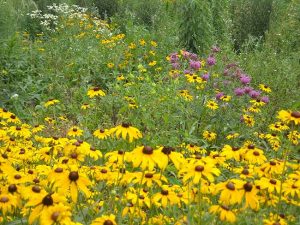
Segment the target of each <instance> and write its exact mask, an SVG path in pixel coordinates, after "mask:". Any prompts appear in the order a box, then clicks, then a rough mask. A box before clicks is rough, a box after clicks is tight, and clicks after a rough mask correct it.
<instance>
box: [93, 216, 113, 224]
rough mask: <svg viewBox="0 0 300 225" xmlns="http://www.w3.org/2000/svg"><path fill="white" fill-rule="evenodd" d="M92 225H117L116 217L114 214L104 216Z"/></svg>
mask: <svg viewBox="0 0 300 225" xmlns="http://www.w3.org/2000/svg"><path fill="white" fill-rule="evenodd" d="M91 225H117V223H116V216H115V215H113V214H110V215H102V216H101V217H98V218H96V219H95V220H93V222H92V223H91Z"/></svg>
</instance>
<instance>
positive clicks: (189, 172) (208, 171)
mask: <svg viewBox="0 0 300 225" xmlns="http://www.w3.org/2000/svg"><path fill="white" fill-rule="evenodd" d="M220 173H221V171H220V170H219V169H218V168H216V167H215V165H214V164H211V163H207V164H205V163H204V162H203V161H200V160H196V161H194V162H190V163H188V164H186V165H184V167H183V168H182V169H181V170H180V171H179V174H182V175H183V178H182V181H183V183H188V182H189V181H192V182H193V183H194V184H198V183H199V182H200V180H201V179H207V180H208V181H210V182H213V181H214V176H219V175H220Z"/></svg>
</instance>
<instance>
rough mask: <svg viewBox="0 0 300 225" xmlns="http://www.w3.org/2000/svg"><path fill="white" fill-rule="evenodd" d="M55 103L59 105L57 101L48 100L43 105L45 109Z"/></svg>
mask: <svg viewBox="0 0 300 225" xmlns="http://www.w3.org/2000/svg"><path fill="white" fill-rule="evenodd" d="M56 103H59V100H57V99H49V100H48V101H47V102H46V103H45V104H44V106H45V107H46V108H47V107H49V106H50V105H55V104H56Z"/></svg>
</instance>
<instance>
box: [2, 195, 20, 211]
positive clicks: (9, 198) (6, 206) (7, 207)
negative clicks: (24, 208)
mask: <svg viewBox="0 0 300 225" xmlns="http://www.w3.org/2000/svg"><path fill="white" fill-rule="evenodd" d="M17 205H18V201H17V197H16V196H14V195H12V194H4V193H3V194H1V193H0V210H1V212H2V213H3V215H6V214H7V213H13V212H14V210H15V209H16V208H17Z"/></svg>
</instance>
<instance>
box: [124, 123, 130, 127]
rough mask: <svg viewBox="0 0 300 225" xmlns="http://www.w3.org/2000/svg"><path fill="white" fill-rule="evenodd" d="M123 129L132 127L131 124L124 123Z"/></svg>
mask: <svg viewBox="0 0 300 225" xmlns="http://www.w3.org/2000/svg"><path fill="white" fill-rule="evenodd" d="M122 127H124V128H128V127H130V123H122Z"/></svg>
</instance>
